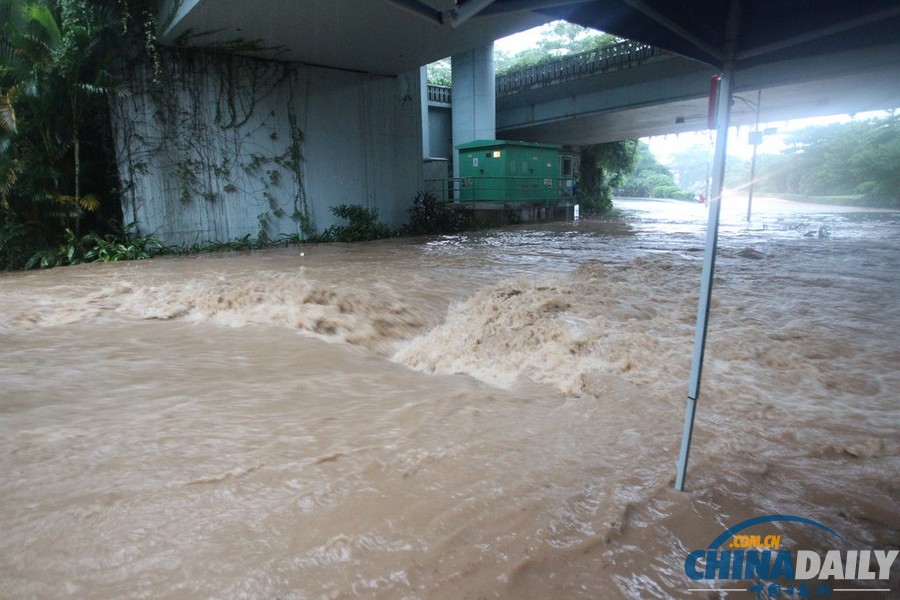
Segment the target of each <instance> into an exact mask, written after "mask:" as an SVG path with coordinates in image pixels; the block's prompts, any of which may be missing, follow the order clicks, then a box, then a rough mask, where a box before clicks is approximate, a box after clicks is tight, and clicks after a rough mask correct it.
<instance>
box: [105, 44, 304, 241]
mask: <svg viewBox="0 0 900 600" xmlns="http://www.w3.org/2000/svg"><path fill="white" fill-rule="evenodd" d="M154 47H155V46H154ZM157 66H158V67H159V70H157ZM296 69H297V67H296V66H294V65H292V64H289V63H280V62H275V61H271V60H260V59H254V58H248V57H243V56H234V55H231V54H219V53H210V52H202V51H196V50H190V49H168V48H160V47H155V54H154V55H153V56H150V57H149V60H148V64H146V65H145V67H144V69H143V70H133V71H132V73H133V74H132V76H131V78H130V80H129V83H130V85H131V87H132V89H133V90H134V91H135V95H136V96H140V101H139V102H140V103H143V110H142V107H141V106H137V108H136V109H135V108H132V107H130V106H129V103H130V102H134V100H132V99H130V98H128V99H123V100H120V101H119V102H117V103H116V109H117V110H118V117H117V120H118V122H120V123H123V124H125V127H123V129H124V131H122V132H121V136H120V137H122V138H124V139H123V143H124V146H125V148H126V153H127V155H128V161H127V163H128V164H129V165H130V166H129V168H128V172H127V173H125V174H124V177H123V179H124V180H126V181H123V184H124V185H123V190H124V191H126V192H127V193H128V194H130V198H129V200H130V203H131V210H132V211H133V213H134V214H137V213H138V212H139V208H140V207H139V206H138V203H139V202H140V201H141V198H140V194H139V193H138V190H139V188H140V186H139V185H137V183H138V181H137V179H136V178H138V177H147V176H148V173H154V172H156V173H159V172H162V173H164V174H166V175H167V177H168V179H169V181H170V182H174V183H175V184H176V186H177V193H176V194H175V197H177V198H178V199H179V200H180V202H181V204H182V205H183V206H185V207H187V206H188V205H190V204H192V203H194V202H197V201H203V202H206V203H209V204H214V203H216V202H218V201H219V200H220V199H221V198H223V197H225V195H231V196H232V197H234V196H239V197H242V198H243V199H244V201H246V202H248V203H249V204H250V205H251V206H255V207H257V208H256V211H257V214H258V215H259V216H258V219H259V230H260V231H261V232H263V233H264V234H265V236H266V237H268V236H269V229H270V227H271V226H272V225H273V224H274V223H273V221H274V220H278V219H283V218H290V219H292V220H293V221H294V222H295V223H296V226H297V231H298V233H299V234H300V236H301V239H308V238H309V237H311V236H312V235H313V234H314V233H315V225H314V219H313V217H312V215H311V214H310V208H309V206H308V203H307V199H306V192H305V186H304V182H303V154H302V146H303V132H302V131H301V129H300V126H299V117H298V116H297V114H296V107H295V105H294V104H295V102H294V90H293V87H294V85H295V84H296V83H295V82H296V80H297V72H296ZM210 81H212V82H213V84H214V85H216V89H217V93H215V94H213V96H214V98H215V101H214V104H213V105H212V106H208V102H209V97H210V95H209V94H208V93H207V92H205V91H204V90H205V89H206V88H205V86H208V85H209V82H210ZM279 90H287V92H286V93H287V98H286V100H281V101H280V102H281V103H283V104H282V106H284V108H285V109H286V110H285V111H284V114H286V117H287V118H286V119H284V118H282V119H278V118H277V117H276V115H277V114H278V113H276V110H275V109H274V108H269V109H268V111H267V113H262V111H261V110H260V105H261V104H263V103H265V105H266V106H272V103H273V102H279V101H278V96H277V94H278V93H279ZM276 106H277V104H276ZM279 112H280V111H279ZM285 122H286V123H287V128H288V131H287V132H286V133H287V134H288V135H287V137H285V138H282V136H281V135H280V134H281V133H283V128H284V127H285ZM281 139H285V140H286V142H287V143H284V142H281V143H279V140H281ZM151 165H152V167H153V168H151ZM168 187H169V189H171V184H169V185H168ZM154 201H159V199H158V198H155V199H154ZM232 201H234V200H232ZM288 206H290V207H291V209H290V212H289V211H288V210H287V208H286V207H288Z"/></svg>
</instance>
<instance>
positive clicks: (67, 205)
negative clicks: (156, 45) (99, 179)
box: [0, 0, 120, 228]
mask: <svg viewBox="0 0 900 600" xmlns="http://www.w3.org/2000/svg"><path fill="white" fill-rule="evenodd" d="M4 15H5V16H6V17H7V18H6V25H5V26H4V27H3V29H2V30H0V90H6V93H5V95H4V96H3V99H2V100H0V115H2V116H3V121H4V124H5V125H4V128H5V129H7V130H9V131H8V132H7V135H10V134H11V135H12V142H11V143H8V144H6V147H5V148H4V147H3V146H0V153H3V154H8V155H9V156H6V157H5V160H4V157H2V156H0V164H4V163H5V166H6V170H5V172H4V171H0V177H4V180H3V181H0V183H2V185H3V188H4V189H5V190H6V198H7V199H8V198H9V197H10V195H11V191H16V193H17V194H16V195H18V196H19V197H20V198H22V199H25V198H27V199H30V203H31V204H32V205H34V206H33V208H34V207H35V206H36V207H37V210H38V212H42V213H44V215H43V216H47V215H50V216H57V217H62V219H63V220H66V219H68V218H73V217H74V219H75V222H76V228H77V226H78V224H79V222H80V217H81V215H82V214H83V212H84V211H91V210H96V209H97V208H98V207H99V200H98V199H97V196H95V195H93V194H85V193H84V190H83V189H82V188H83V174H82V160H81V146H82V132H83V131H85V127H86V125H87V124H88V123H89V122H90V121H91V120H92V119H95V118H97V117H98V115H99V118H102V119H105V118H106V98H105V96H106V95H107V94H109V93H115V92H116V90H117V88H116V79H115V78H114V77H113V76H112V75H111V74H110V70H109V65H110V63H111V62H112V60H113V59H114V55H115V54H114V51H113V49H114V47H115V38H114V33H113V32H114V30H115V26H116V25H117V24H119V23H120V21H119V20H117V19H116V18H115V16H114V13H113V11H112V10H110V8H109V7H105V6H104V5H103V3H97V2H91V1H90V0H0V16H4ZM102 126H105V123H104V124H102V125H101V127H102ZM95 128H96V127H95ZM4 173H5V174H4ZM17 188H22V189H17Z"/></svg>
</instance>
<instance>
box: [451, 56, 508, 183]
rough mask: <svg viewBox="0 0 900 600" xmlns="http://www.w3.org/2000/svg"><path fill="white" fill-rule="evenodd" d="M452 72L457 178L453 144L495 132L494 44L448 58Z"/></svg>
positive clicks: (486, 138)
mask: <svg viewBox="0 0 900 600" xmlns="http://www.w3.org/2000/svg"><path fill="white" fill-rule="evenodd" d="M451 69H452V73H453V176H454V177H459V165H458V164H457V156H456V146H458V145H460V144H465V143H466V142H471V141H474V140H492V139H494V137H495V136H496V135H497V109H496V84H495V73H494V44H493V42H491V43H490V44H488V45H487V46H482V47H480V48H475V49H474V50H469V51H468V52H463V53H461V54H454V55H453V56H452V57H451Z"/></svg>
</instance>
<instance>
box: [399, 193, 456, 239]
mask: <svg viewBox="0 0 900 600" xmlns="http://www.w3.org/2000/svg"><path fill="white" fill-rule="evenodd" d="M471 227H472V219H471V217H470V216H469V214H468V213H466V212H464V211H462V210H460V209H459V207H457V205H456V204H454V203H453V202H447V201H444V200H438V198H437V197H436V196H435V195H434V194H432V193H431V192H419V193H418V194H416V197H415V198H414V199H413V205H412V208H410V209H409V223H407V224H406V225H404V226H403V234H404V235H429V234H439V233H457V232H459V231H463V230H465V229H471Z"/></svg>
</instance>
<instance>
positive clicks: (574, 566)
mask: <svg viewBox="0 0 900 600" xmlns="http://www.w3.org/2000/svg"><path fill="white" fill-rule="evenodd" d="M754 205H755V208H756V211H757V212H756V214H755V216H754V220H753V222H752V224H751V226H750V227H749V228H748V227H747V226H746V224H745V223H744V222H743V220H742V219H743V213H744V211H745V210H746V205H745V204H744V203H743V202H742V201H740V200H726V202H725V204H724V206H723V226H722V234H721V236H720V253H719V257H718V262H717V273H716V282H715V288H714V300H713V305H712V313H711V322H710V332H709V349H708V353H707V363H706V366H705V370H704V380H703V386H702V389H701V397H700V404H699V415H698V419H697V424H696V428H695V442H694V449H693V451H692V455H691V465H690V471H689V473H688V480H687V488H688V489H687V491H686V492H685V493H679V492H675V491H674V490H673V489H672V482H673V480H674V474H675V461H676V458H677V453H678V445H679V443H680V436H681V427H682V419H683V411H684V401H685V396H686V393H687V379H688V370H689V366H690V356H691V350H692V342H693V333H694V320H695V317H696V310H697V309H696V305H697V295H698V288H699V278H700V266H701V261H702V249H703V243H704V234H705V218H706V215H705V208H704V207H702V206H699V205H695V204H690V203H679V202H664V201H663V202H650V201H622V202H618V203H617V207H618V209H619V210H620V215H619V216H618V217H616V218H612V219H608V220H604V221H593V222H592V221H580V222H577V223H551V224H539V225H529V226H517V227H512V228H508V229H503V230H494V231H485V232H476V233H471V234H465V235H458V236H445V237H439V238H418V239H402V240H386V241H379V242H374V243H366V244H355V245H341V244H329V245H308V246H304V247H297V248H288V249H278V250H269V251H261V252H252V253H231V254H219V255H205V256H195V257H182V258H162V259H155V260H152V261H142V262H133V263H125V264H92V265H83V266H78V267H69V268H62V269H54V270H50V271H46V272H28V273H10V274H0V382H2V383H0V415H2V417H0V461H2V468H0V494H2V502H0V526H2V531H3V532H4V535H3V537H2V538H0V597H2V598H69V597H71V598H119V597H121V598H185V599H187V598H285V599H288V598H293V599H306V598H310V599H318V598H408V599H413V598H422V599H426V598H439V599H440V598H448V599H450V598H453V599H456V598H472V599H478V598H508V599H517V598H535V599H537V598H541V599H546V598H668V597H676V598H681V597H686V598H687V597H690V598H719V597H726V592H689V591H688V590H689V589H690V588H696V587H713V586H714V582H703V583H702V585H699V586H698V582H695V581H691V580H690V579H688V577H687V576H686V575H685V572H684V567H683V565H684V559H685V557H686V555H687V554H688V552H690V551H691V550H693V549H697V548H706V547H707V545H708V544H709V543H710V541H711V540H712V539H713V538H714V537H716V536H717V535H719V534H720V533H721V532H722V531H723V530H724V529H725V528H726V527H728V526H730V525H733V524H735V523H737V522H738V521H741V520H743V519H746V518H750V517H754V516H758V515H761V514H772V513H778V514H791V515H801V516H803V517H806V518H809V519H814V520H816V521H819V522H821V523H824V524H826V525H828V526H829V527H831V528H833V529H835V530H837V531H839V532H840V534H841V535H842V536H843V537H844V539H846V540H847V543H848V548H852V549H863V548H864V549H896V548H897V547H898V543H900V477H898V475H900V441H898V436H897V432H898V428H900V412H898V390H900V374H898V370H897V365H900V330H898V326H897V324H898V323H900V302H898V300H897V298H898V293H900V217H898V216H897V214H893V215H890V214H888V215H886V214H883V213H875V212H864V211H858V210H845V209H835V208H825V207H818V206H811V205H796V204H791V203H787V204H785V203H780V202H778V201H773V200H765V199H759V198H758V199H754ZM806 234H809V235H808V236H807V235H806ZM784 533H785V536H786V538H790V539H791V540H792V542H793V543H797V544H800V543H807V544H813V543H815V540H808V539H806V538H804V535H803V531H802V530H800V531H798V530H796V529H790V528H788V529H786V530H785V532H784ZM891 575H892V576H891V580H890V582H887V583H889V584H890V588H891V589H892V590H893V592H891V593H888V594H885V593H883V592H871V593H868V594H863V593H862V592H860V594H862V595H863V597H866V598H895V597H898V595H900V594H898V590H900V568H898V566H897V565H895V566H894V568H893V570H892V571H891ZM871 583H872V582H862V583H861V584H860V585H868V584H871ZM881 583H882V584H883V583H886V582H881ZM720 587H721V586H720ZM745 587H746V586H745ZM885 587H887V586H885ZM837 595H838V594H836V596H837ZM727 597H732V594H731V593H729V594H727ZM733 597H736V598H742V597H746V598H750V597H754V596H753V595H752V594H750V593H747V592H742V593H733ZM840 597H841V598H851V597H853V595H852V594H847V593H844V594H843V595H840Z"/></svg>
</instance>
